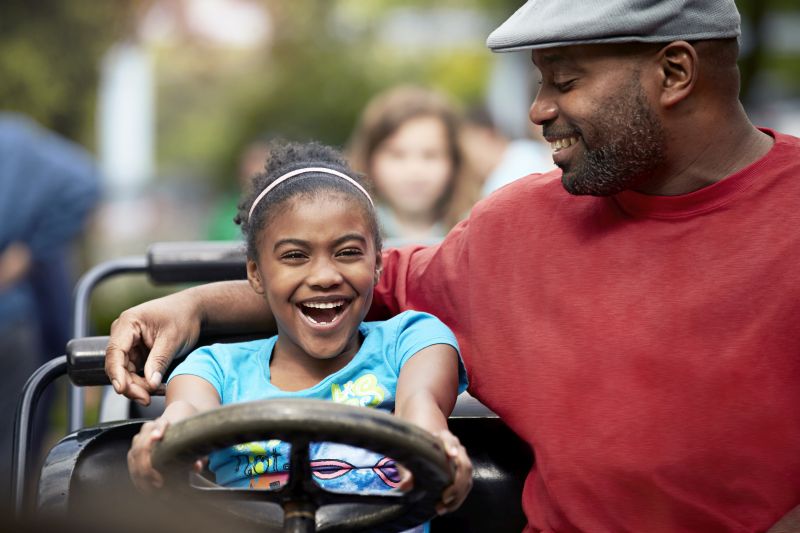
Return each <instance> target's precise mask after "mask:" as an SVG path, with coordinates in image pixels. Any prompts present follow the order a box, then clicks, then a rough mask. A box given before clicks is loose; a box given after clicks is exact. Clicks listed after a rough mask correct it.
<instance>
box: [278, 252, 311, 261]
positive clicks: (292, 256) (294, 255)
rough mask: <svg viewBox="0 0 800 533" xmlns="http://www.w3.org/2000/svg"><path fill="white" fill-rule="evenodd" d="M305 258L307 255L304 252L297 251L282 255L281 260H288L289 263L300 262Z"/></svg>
mask: <svg viewBox="0 0 800 533" xmlns="http://www.w3.org/2000/svg"><path fill="white" fill-rule="evenodd" d="M305 257H306V254H304V253H303V252H299V251H297V250H294V251H291V252H286V253H284V254H281V259H284V260H287V261H300V260H302V259H305Z"/></svg>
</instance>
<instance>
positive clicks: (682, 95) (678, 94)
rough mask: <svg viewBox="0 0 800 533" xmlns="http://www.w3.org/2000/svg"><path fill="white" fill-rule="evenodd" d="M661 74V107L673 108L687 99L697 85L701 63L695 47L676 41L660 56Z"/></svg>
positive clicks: (660, 52)
mask: <svg viewBox="0 0 800 533" xmlns="http://www.w3.org/2000/svg"><path fill="white" fill-rule="evenodd" d="M658 61H659V67H660V74H661V87H660V88H661V97H660V99H661V105H663V106H664V107H672V106H674V105H676V104H678V103H679V102H681V101H683V100H684V99H686V98H687V97H688V96H689V95H690V94H691V93H692V90H693V89H694V86H695V83H697V77H698V66H699V61H698V57H697V51H696V50H695V49H694V46H692V45H691V44H689V43H687V42H686V41H675V42H672V43H669V44H668V45H666V46H665V47H663V48H662V49H661V50H660V51H659V54H658Z"/></svg>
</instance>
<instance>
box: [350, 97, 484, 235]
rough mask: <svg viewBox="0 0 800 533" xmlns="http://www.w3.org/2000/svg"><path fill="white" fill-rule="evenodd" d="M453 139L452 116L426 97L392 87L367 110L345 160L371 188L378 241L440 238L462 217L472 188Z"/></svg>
mask: <svg viewBox="0 0 800 533" xmlns="http://www.w3.org/2000/svg"><path fill="white" fill-rule="evenodd" d="M460 134H461V119H460V117H459V115H458V114H457V112H456V110H455V108H454V107H453V106H452V105H451V104H450V102H449V101H448V100H447V98H445V97H444V95H442V94H440V93H438V92H436V91H433V90H430V89H425V88H422V87H415V86H399V87H395V88H392V89H389V90H387V91H385V92H383V93H380V94H378V95H377V96H375V97H374V98H373V99H372V100H371V101H370V102H369V103H368V104H367V106H366V108H365V110H364V112H363V113H362V115H361V117H360V119H359V120H358V122H357V125H356V129H355V131H354V132H353V136H352V138H351V141H350V147H349V156H350V160H351V164H352V166H353V168H354V169H355V170H357V171H359V172H363V173H365V174H367V177H368V179H369V180H370V181H371V183H372V184H373V188H374V190H375V192H376V196H377V199H378V200H379V203H378V216H379V219H380V223H381V227H382V230H383V234H384V236H385V237H387V238H399V239H404V240H410V241H424V240H430V239H435V238H438V237H443V236H444V235H445V234H446V233H447V231H448V230H450V228H452V227H453V226H454V225H455V224H456V223H457V222H458V221H459V220H461V219H462V218H463V217H464V216H466V214H467V213H468V212H469V210H470V208H471V207H472V205H473V203H474V202H475V201H476V200H477V198H478V196H479V185H478V183H477V181H476V180H472V179H469V177H468V176H467V173H468V169H467V168H466V167H465V164H464V157H463V153H462V150H461V147H460V139H459V137H460Z"/></svg>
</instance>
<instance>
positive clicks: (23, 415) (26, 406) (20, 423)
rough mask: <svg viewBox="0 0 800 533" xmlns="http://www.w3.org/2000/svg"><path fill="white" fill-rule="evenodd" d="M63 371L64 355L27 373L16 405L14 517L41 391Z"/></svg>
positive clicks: (21, 500) (21, 507) (22, 491)
mask: <svg viewBox="0 0 800 533" xmlns="http://www.w3.org/2000/svg"><path fill="white" fill-rule="evenodd" d="M66 373H67V356H66V355H61V356H59V357H56V358H54V359H51V360H50V361H48V362H47V363H45V364H43V365H42V366H40V367H39V368H38V369H37V370H36V372H34V373H33V374H31V377H30V378H28V381H27V382H26V383H25V387H24V388H23V389H22V395H21V397H20V400H19V404H17V413H16V418H15V420H14V442H13V446H14V448H13V451H12V457H11V460H12V465H11V497H12V502H13V503H14V511H15V514H16V516H17V517H21V516H22V513H23V511H24V502H25V491H26V489H25V479H26V478H25V474H26V472H27V471H28V448H29V447H30V443H31V433H32V431H33V420H34V415H35V414H36V407H37V406H38V404H39V399H40V398H41V396H42V393H43V392H44V390H45V389H46V388H47V387H48V386H49V385H50V384H51V383H52V382H53V381H54V380H55V379H56V378H57V377H59V376H63V375H65V374H66Z"/></svg>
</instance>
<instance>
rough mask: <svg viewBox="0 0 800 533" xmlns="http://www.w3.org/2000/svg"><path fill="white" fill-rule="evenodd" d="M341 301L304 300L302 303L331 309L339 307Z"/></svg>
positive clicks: (316, 307)
mask: <svg viewBox="0 0 800 533" xmlns="http://www.w3.org/2000/svg"><path fill="white" fill-rule="evenodd" d="M343 303H344V302H306V303H304V304H303V305H304V306H306V307H313V308H315V309H333V308H334V307H339V306H340V305H342V304H343Z"/></svg>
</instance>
